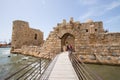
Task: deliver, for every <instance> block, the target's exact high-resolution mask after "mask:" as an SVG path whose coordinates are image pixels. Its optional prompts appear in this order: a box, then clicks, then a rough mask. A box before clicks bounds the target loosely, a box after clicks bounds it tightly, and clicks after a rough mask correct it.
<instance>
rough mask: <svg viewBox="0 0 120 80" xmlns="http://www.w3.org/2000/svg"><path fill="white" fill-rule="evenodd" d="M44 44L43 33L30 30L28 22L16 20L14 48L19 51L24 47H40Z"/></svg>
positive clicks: (13, 39)
mask: <svg viewBox="0 0 120 80" xmlns="http://www.w3.org/2000/svg"><path fill="white" fill-rule="evenodd" d="M42 43H43V32H41V31H40V30H37V29H32V28H29V24H28V22H25V21H20V20H16V21H14V22H13V32H12V48H14V49H18V48H21V47H22V46H23V45H27V46H29V45H36V46H40V44H42Z"/></svg>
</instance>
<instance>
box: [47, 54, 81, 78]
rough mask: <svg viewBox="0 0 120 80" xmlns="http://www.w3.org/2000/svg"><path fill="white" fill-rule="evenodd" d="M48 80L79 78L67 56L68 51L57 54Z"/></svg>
mask: <svg viewBox="0 0 120 80" xmlns="http://www.w3.org/2000/svg"><path fill="white" fill-rule="evenodd" d="M48 80H79V79H78V77H77V75H76V73H75V71H74V69H73V67H72V64H71V62H70V59H69V57H68V52H63V53H61V54H60V55H59V56H58V59H57V61H56V63H55V65H54V68H53V70H52V72H51V74H50V76H49V79H48Z"/></svg>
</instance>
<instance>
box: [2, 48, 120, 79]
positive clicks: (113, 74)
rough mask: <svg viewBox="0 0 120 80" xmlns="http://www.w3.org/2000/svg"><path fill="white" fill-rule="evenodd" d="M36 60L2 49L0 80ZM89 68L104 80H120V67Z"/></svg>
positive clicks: (95, 66) (93, 66) (100, 66)
mask: <svg viewBox="0 0 120 80" xmlns="http://www.w3.org/2000/svg"><path fill="white" fill-rule="evenodd" d="M8 56H10V57H8ZM36 59H37V58H34V57H30V56H24V55H20V54H10V48H0V80H2V79H3V78H4V77H5V76H6V75H9V74H11V73H13V72H15V71H16V70H18V69H19V68H20V67H21V66H25V65H27V64H29V63H30V62H32V61H34V60H36ZM87 66H88V67H89V68H90V69H91V70H93V71H94V72H96V73H97V74H99V75H100V76H101V77H102V78H103V80H120V66H109V65H97V64H87Z"/></svg>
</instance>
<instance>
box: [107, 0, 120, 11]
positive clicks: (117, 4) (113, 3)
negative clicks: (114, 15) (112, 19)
mask: <svg viewBox="0 0 120 80" xmlns="http://www.w3.org/2000/svg"><path fill="white" fill-rule="evenodd" d="M118 6H120V1H119V2H117V1H114V2H112V3H111V4H109V5H108V6H106V9H107V10H112V9H114V8H116V7H118Z"/></svg>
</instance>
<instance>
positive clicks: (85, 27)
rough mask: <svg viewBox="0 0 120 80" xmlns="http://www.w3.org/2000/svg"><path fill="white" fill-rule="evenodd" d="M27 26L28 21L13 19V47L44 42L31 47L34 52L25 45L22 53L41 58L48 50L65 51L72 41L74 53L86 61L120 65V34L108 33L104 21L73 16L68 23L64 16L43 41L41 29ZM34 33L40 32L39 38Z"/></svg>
mask: <svg viewBox="0 0 120 80" xmlns="http://www.w3.org/2000/svg"><path fill="white" fill-rule="evenodd" d="M23 24H24V26H23ZM21 26H22V27H23V29H21ZM26 26H28V23H26V22H21V21H15V22H13V35H12V47H14V48H16V49H17V48H21V47H22V46H23V45H27V46H29V45H31V44H32V45H36V46H39V45H40V44H43V45H42V46H41V47H36V48H34V49H33V48H31V51H30V47H23V48H21V53H23V54H30V55H34V56H39V57H40V56H41V55H42V54H48V53H50V54H51V55H52V54H58V53H60V52H61V51H64V50H65V49H64V47H65V46H66V45H67V44H70V45H72V47H73V49H74V54H75V55H77V56H78V57H79V58H80V59H81V60H83V61H84V62H92V63H96V62H100V63H108V64H120V57H119V56H120V33H109V32H106V31H105V30H104V29H103V23H102V22H101V21H100V22H93V20H90V19H89V20H87V21H86V22H85V23H80V22H79V21H74V20H73V18H71V19H70V21H69V22H66V20H65V19H64V20H63V22H62V23H58V24H57V26H56V27H54V28H53V29H54V30H53V31H51V32H50V34H49V36H48V38H47V39H46V41H44V43H43V38H42V37H43V34H42V32H40V31H37V30H33V29H29V28H28V27H26ZM29 33H31V35H30V34H29ZM35 34H37V36H38V35H39V37H37V40H36V38H35ZM23 35H24V36H23ZM26 35H27V36H26ZM21 40H22V41H21ZM12 51H15V50H12Z"/></svg>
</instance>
